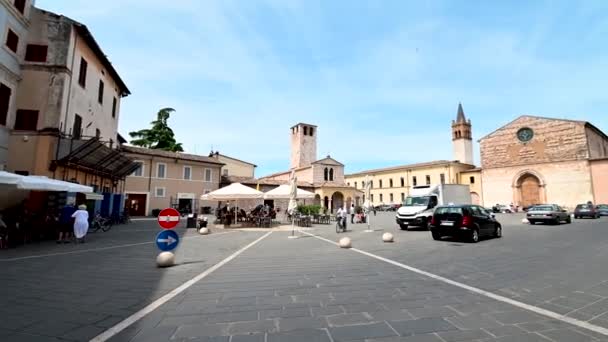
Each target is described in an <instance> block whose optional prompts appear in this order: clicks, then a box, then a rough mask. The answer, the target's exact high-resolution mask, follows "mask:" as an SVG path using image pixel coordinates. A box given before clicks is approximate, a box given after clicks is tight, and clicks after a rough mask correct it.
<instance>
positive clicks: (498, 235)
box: [494, 225, 502, 238]
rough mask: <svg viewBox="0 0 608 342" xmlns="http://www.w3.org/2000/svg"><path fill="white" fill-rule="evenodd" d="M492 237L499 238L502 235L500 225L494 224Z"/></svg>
mask: <svg viewBox="0 0 608 342" xmlns="http://www.w3.org/2000/svg"><path fill="white" fill-rule="evenodd" d="M494 237H496V238H501V237H502V227H501V226H500V225H496V228H495V229H494Z"/></svg>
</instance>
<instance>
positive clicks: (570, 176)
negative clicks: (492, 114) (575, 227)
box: [479, 115, 608, 209]
mask: <svg viewBox="0 0 608 342" xmlns="http://www.w3.org/2000/svg"><path fill="white" fill-rule="evenodd" d="M479 143H480V149H481V151H480V152H481V166H482V170H481V177H482V187H483V189H482V192H483V195H482V196H483V200H484V202H485V203H486V204H487V205H491V204H496V203H500V204H507V203H513V204H514V205H519V206H521V207H528V206H530V205H534V204H538V203H555V204H559V205H561V206H564V207H567V208H570V209H572V208H573V207H575V206H576V205H577V204H579V203H586V202H587V201H592V202H594V203H597V202H598V201H599V202H602V201H605V200H606V199H607V198H606V197H607V194H608V183H607V182H606V181H605V179H606V176H605V175H606V174H608V173H606V171H608V168H607V162H606V160H607V159H608V137H607V136H606V135H605V134H604V133H603V132H602V131H600V130H599V129H598V128H597V127H595V126H593V125H592V124H590V123H588V122H585V121H575V120H563V119H552V118H544V117H537V116H529V115H524V116H521V117H519V118H517V119H516V120H514V121H512V122H510V123H509V124H507V125H505V126H503V127H501V128H499V129H498V130H496V131H494V132H492V133H490V134H489V135H487V136H485V137H483V138H481V139H480V140H479Z"/></svg>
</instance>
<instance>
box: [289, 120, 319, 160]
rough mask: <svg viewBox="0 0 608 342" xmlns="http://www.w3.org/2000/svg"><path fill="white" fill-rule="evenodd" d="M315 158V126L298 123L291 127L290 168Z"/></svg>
mask: <svg viewBox="0 0 608 342" xmlns="http://www.w3.org/2000/svg"><path fill="white" fill-rule="evenodd" d="M316 160H317V126H315V125H309V124H305V123H299V124H297V125H295V126H293V127H291V163H290V165H289V167H290V168H291V169H295V168H299V167H304V166H310V164H312V162H314V161H316Z"/></svg>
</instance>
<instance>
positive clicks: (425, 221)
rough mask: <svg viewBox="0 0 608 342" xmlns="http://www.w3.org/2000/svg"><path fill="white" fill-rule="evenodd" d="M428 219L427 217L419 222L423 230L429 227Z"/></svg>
mask: <svg viewBox="0 0 608 342" xmlns="http://www.w3.org/2000/svg"><path fill="white" fill-rule="evenodd" d="M429 226H430V225H429V220H427V219H423V220H422V222H421V223H420V228H422V229H423V230H427V229H428V230H430V229H431V228H430V227H429Z"/></svg>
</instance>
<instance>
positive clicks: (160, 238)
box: [156, 230, 179, 252]
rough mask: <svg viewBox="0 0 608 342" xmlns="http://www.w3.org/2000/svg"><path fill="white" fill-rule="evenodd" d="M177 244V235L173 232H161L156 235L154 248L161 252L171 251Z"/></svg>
mask: <svg viewBox="0 0 608 342" xmlns="http://www.w3.org/2000/svg"><path fill="white" fill-rule="evenodd" d="M178 244H179V235H177V233H176V232H175V231H174V230H163V231H162V232H160V233H158V235H156V246H157V247H158V249H160V250H161V251H164V252H166V251H172V250H174V249H175V247H177V245H178Z"/></svg>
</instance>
